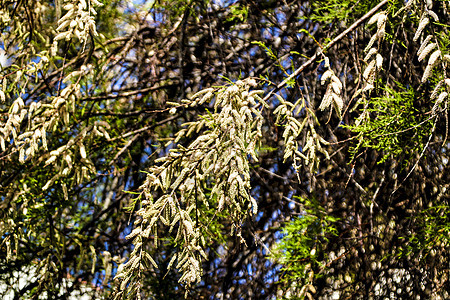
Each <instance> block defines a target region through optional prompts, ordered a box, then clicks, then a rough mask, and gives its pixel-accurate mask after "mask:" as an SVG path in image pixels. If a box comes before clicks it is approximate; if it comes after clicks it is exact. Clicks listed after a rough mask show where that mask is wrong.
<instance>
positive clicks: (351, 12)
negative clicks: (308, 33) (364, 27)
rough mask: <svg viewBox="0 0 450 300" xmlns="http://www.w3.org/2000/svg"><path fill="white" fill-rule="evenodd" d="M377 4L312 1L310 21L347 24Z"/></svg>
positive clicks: (368, 0) (364, 1)
mask: <svg viewBox="0 0 450 300" xmlns="http://www.w3.org/2000/svg"><path fill="white" fill-rule="evenodd" d="M376 4H377V2H374V1H370V0H363V1H357V0H344V1H339V0H331V1H326V0H325V1H324V0H320V1H314V2H313V10H314V13H313V14H312V16H311V19H312V20H315V21H319V22H324V23H331V22H334V21H345V22H346V23H347V24H348V23H352V22H354V21H355V20H356V19H358V18H359V17H361V16H362V15H363V14H365V13H366V12H368V11H369V10H370V9H372V8H373V7H374V6H375V5H376Z"/></svg>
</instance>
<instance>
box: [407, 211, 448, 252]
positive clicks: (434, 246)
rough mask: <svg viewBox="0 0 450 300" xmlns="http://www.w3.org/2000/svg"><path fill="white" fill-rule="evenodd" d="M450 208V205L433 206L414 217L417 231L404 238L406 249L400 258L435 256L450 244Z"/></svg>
mask: <svg viewBox="0 0 450 300" xmlns="http://www.w3.org/2000/svg"><path fill="white" fill-rule="evenodd" d="M449 213H450V207H449V206H448V205H439V206H432V207H430V208H427V209H425V210H423V211H421V212H420V213H419V214H417V215H416V216H414V219H413V220H412V221H413V222H414V225H415V227H416V228H417V231H416V232H415V233H414V234H413V235H411V236H406V237H402V239H404V240H405V247H404V248H402V250H401V251H400V252H399V255H400V256H405V257H408V256H416V257H417V256H419V255H422V256H423V257H425V258H426V257H428V255H430V254H431V255H432V256H434V255H435V254H436V250H440V249H441V247H442V246H444V247H445V246H446V245H448V244H449V243H450V238H449V237H450V218H449Z"/></svg>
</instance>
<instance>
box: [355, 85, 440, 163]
mask: <svg viewBox="0 0 450 300" xmlns="http://www.w3.org/2000/svg"><path fill="white" fill-rule="evenodd" d="M397 88H398V90H397V89H394V88H389V87H386V88H385V89H384V93H383V92H382V94H383V96H380V97H373V98H370V99H368V100H365V101H364V102H363V105H364V106H366V107H367V109H366V110H367V112H368V117H367V119H365V120H364V121H363V122H362V123H361V124H354V125H351V126H347V127H348V128H350V130H352V131H353V132H355V133H357V134H358V136H357V139H358V144H357V146H356V147H354V148H353V150H352V153H353V155H355V154H356V153H357V152H358V151H359V150H360V149H361V148H372V149H375V150H378V151H381V152H383V153H384V154H383V156H382V157H381V159H380V160H379V163H382V162H384V161H386V160H387V159H388V158H395V157H399V156H404V158H405V159H406V161H408V160H409V159H411V158H412V156H413V155H414V153H417V152H420V151H421V150H422V149H423V147H424V146H425V144H426V141H427V139H428V137H429V134H430V130H431V128H432V121H433V119H432V117H430V115H428V114H426V112H425V111H422V110H421V109H420V105H419V102H420V100H419V99H418V95H417V93H416V92H415V91H414V90H413V89H412V88H408V89H406V88H405V87H403V86H401V85H400V84H399V83H398V84H397Z"/></svg>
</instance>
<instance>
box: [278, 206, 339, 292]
mask: <svg viewBox="0 0 450 300" xmlns="http://www.w3.org/2000/svg"><path fill="white" fill-rule="evenodd" d="M295 199H296V200H297V201H299V202H300V203H301V204H302V205H303V206H304V214H302V215H300V216H298V217H296V218H295V219H293V220H291V221H289V222H287V223H286V224H285V225H284V227H283V237H282V238H281V240H280V241H279V242H278V243H277V244H276V246H275V248H274V249H273V251H272V255H271V258H272V259H274V260H275V261H276V262H278V263H280V264H281V265H282V266H283V267H282V273H281V275H280V276H281V277H280V282H281V283H283V284H284V286H285V288H286V290H287V291H289V294H291V295H297V296H298V297H294V298H290V297H289V298H290V299H303V298H304V297H305V295H306V293H308V290H309V291H310V292H314V288H313V287H312V284H313V281H314V278H317V276H320V275H319V271H323V269H324V268H325V264H326V261H327V251H326V250H325V248H326V244H327V243H328V240H329V238H330V237H331V236H336V235H337V229H336V222H337V221H338V219H336V218H334V217H333V216H331V215H329V214H328V213H327V212H326V211H325V210H324V208H323V207H321V206H320V205H319V202H318V200H316V199H315V198H314V197H311V198H310V199H308V198H301V197H295Z"/></svg>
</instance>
